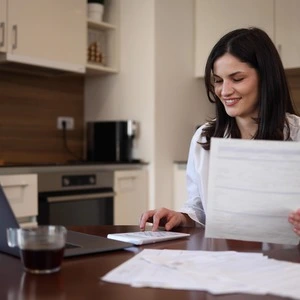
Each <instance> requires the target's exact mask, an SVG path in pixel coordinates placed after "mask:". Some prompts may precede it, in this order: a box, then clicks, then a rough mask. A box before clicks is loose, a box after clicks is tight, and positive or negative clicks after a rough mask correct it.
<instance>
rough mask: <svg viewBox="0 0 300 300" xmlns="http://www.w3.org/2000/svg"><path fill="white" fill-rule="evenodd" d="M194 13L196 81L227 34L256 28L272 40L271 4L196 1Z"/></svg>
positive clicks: (258, 0)
mask: <svg viewBox="0 0 300 300" xmlns="http://www.w3.org/2000/svg"><path fill="white" fill-rule="evenodd" d="M295 1H297V0H295ZM287 3H289V1H288V2H287ZM195 13H196V15H195V26H196V27H195V38H196V45H195V46H196V49H195V51H196V53H195V59H196V62H195V63H196V77H203V76H204V68H205V64H206V60H207V57H208V55H209V53H210V51H211V49H212V47H213V46H214V44H215V43H216V42H217V41H218V40H219V38H220V37H221V36H222V35H224V34H225V33H227V32H228V31H230V30H233V29H237V28H240V27H249V26H256V27H260V28H262V29H264V30H265V31H266V32H267V33H268V34H269V35H270V37H271V38H272V39H273V38H274V23H273V20H274V4H273V0H263V1H261V0H251V1H241V0H226V1H225V0H196V8H195Z"/></svg>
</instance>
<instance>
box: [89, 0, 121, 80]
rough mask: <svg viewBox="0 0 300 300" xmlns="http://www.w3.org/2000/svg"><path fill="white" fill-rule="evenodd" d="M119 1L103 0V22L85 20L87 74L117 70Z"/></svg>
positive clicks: (100, 73) (102, 73)
mask: <svg viewBox="0 0 300 300" xmlns="http://www.w3.org/2000/svg"><path fill="white" fill-rule="evenodd" d="M119 1H120V0H107V1H105V6H104V21H103V22H95V21H94V20H91V19H88V20H87V31H88V37H87V41H88V45H87V52H88V53H87V65H86V73H87V75H105V74H113V73H117V72H118V69H119V59H118V58H119V51H118V49H119V42H118V41H119V33H118V27H119V5H120V2H119Z"/></svg>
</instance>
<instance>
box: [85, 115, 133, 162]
mask: <svg viewBox="0 0 300 300" xmlns="http://www.w3.org/2000/svg"><path fill="white" fill-rule="evenodd" d="M136 133H137V122H136V121H133V120H125V121H96V122H88V123H87V151H86V153H87V160H88V161H90V162H111V163H122V162H124V163H126V162H128V163H130V162H134V161H135V160H134V159H133V153H132V152H133V141H134V138H135V137H136Z"/></svg>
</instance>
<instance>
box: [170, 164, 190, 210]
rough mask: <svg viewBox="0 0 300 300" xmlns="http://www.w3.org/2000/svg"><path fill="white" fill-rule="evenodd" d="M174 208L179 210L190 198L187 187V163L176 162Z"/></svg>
mask: <svg viewBox="0 0 300 300" xmlns="http://www.w3.org/2000/svg"><path fill="white" fill-rule="evenodd" d="M173 168H174V171H173V209H174V210H179V209H180V208H182V206H183V205H184V203H185V202H186V201H187V199H188V193H187V187H186V164H178V163H176V164H174V167H173Z"/></svg>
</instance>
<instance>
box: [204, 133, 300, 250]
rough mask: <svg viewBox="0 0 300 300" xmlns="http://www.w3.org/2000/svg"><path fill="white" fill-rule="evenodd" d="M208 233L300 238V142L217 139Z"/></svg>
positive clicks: (269, 238) (284, 239) (283, 241)
mask: <svg viewBox="0 0 300 300" xmlns="http://www.w3.org/2000/svg"><path fill="white" fill-rule="evenodd" d="M209 163H210V166H209V183H208V199H207V210H206V229H205V236H206V237H213V238H226V239H238V240H249V241H260V242H269V243H278V244H291V245H295V244H298V243H299V237H298V236H297V235H296V234H295V233H294V232H293V231H292V225H291V224H289V223H288V214H289V213H290V212H291V211H292V210H295V209H297V208H300V143H297V142H287V141H285V142H283V141H261V140H241V139H218V138H214V139H212V145H211V151H210V162H209Z"/></svg>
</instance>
